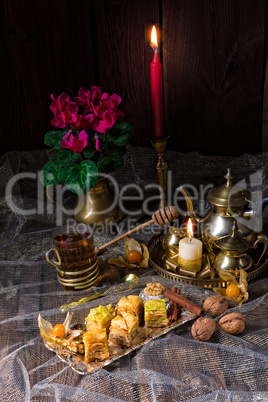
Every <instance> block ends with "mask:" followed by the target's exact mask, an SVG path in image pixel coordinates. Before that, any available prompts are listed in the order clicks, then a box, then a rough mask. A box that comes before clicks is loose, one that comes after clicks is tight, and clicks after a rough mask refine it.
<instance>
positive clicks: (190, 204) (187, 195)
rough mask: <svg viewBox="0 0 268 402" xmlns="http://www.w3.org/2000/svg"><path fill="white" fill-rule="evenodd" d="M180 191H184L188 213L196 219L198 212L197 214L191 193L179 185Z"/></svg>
mask: <svg viewBox="0 0 268 402" xmlns="http://www.w3.org/2000/svg"><path fill="white" fill-rule="evenodd" d="M178 191H180V192H181V193H182V195H183V196H184V198H185V201H186V206H187V213H188V215H190V216H192V217H193V218H194V219H196V218H197V217H196V214H195V209H194V204H193V201H192V196H191V194H190V193H189V191H188V190H186V188H184V187H183V186H180V187H178Z"/></svg>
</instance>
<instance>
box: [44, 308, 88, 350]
mask: <svg viewBox="0 0 268 402" xmlns="http://www.w3.org/2000/svg"><path fill="white" fill-rule="evenodd" d="M72 316H73V313H70V312H69V311H68V313H67V315H66V318H65V320H64V322H63V326H64V327H65V335H64V336H62V337H61V338H58V337H57V336H55V335H54V334H53V326H52V324H51V322H49V321H47V320H45V319H44V318H42V317H41V315H40V314H39V316H38V325H39V329H40V334H41V336H42V338H43V339H44V340H45V341H47V342H50V343H54V344H62V345H64V344H66V345H67V344H68V342H70V341H71V340H72V339H73V338H75V337H77V336H79V335H80V334H81V333H82V331H81V330H79V329H78V330H71V329H70V324H71V320H72Z"/></svg>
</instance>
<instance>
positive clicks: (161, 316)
mask: <svg viewBox="0 0 268 402" xmlns="http://www.w3.org/2000/svg"><path fill="white" fill-rule="evenodd" d="M144 321H145V325H146V327H149V328H161V327H166V326H168V318H167V308H166V303H165V300H164V299H152V300H146V301H145V302H144Z"/></svg>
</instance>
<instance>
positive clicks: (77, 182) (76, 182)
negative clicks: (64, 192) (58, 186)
mask: <svg viewBox="0 0 268 402" xmlns="http://www.w3.org/2000/svg"><path fill="white" fill-rule="evenodd" d="M97 179H98V168H97V165H96V164H95V163H94V162H92V161H83V162H81V163H80V165H78V166H77V165H73V166H66V167H65V168H64V169H63V181H64V183H65V184H66V186H67V187H68V188H69V190H70V191H72V192H73V193H76V194H85V193H86V192H87V191H89V190H90V189H91V188H94V187H95V186H96V184H97Z"/></svg>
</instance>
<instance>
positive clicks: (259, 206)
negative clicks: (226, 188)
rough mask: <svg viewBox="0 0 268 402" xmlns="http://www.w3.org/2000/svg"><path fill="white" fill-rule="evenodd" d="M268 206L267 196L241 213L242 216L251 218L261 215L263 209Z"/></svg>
mask: <svg viewBox="0 0 268 402" xmlns="http://www.w3.org/2000/svg"><path fill="white" fill-rule="evenodd" d="M249 203H251V204H252V202H251V201H249ZM267 206H268V197H265V198H263V199H262V200H261V201H259V202H258V204H257V205H256V207H255V208H254V207H253V208H252V209H249V210H246V211H245V212H244V214H243V217H244V218H248V219H250V218H253V217H255V216H259V217H260V216H262V214H263V211H264V210H265V208H266V207H267Z"/></svg>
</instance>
